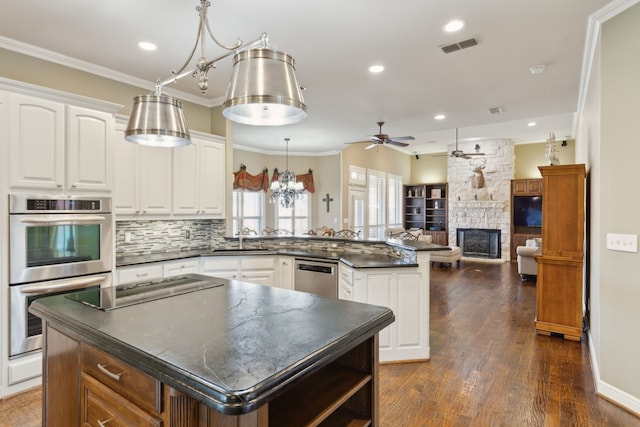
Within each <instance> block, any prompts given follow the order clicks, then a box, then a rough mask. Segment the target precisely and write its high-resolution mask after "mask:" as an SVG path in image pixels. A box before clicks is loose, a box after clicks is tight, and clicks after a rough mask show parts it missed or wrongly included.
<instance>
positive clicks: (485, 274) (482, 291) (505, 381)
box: [380, 261, 640, 427]
mask: <svg viewBox="0 0 640 427" xmlns="http://www.w3.org/2000/svg"><path fill="white" fill-rule="evenodd" d="M431 273H432V274H431V292H430V295H431V302H430V307H431V313H430V320H431V325H430V326H431V330H430V341H431V342H430V344H431V359H430V360H429V361H428V362H425V363H407V364H393V365H391V364H390V365H383V366H381V368H380V382H381V385H380V415H381V426H403V427H404V426H546V427H552V426H563V427H564V426H580V427H583V426H584V427H586V426H640V419H639V418H637V417H635V416H633V415H631V414H630V413H628V412H626V411H625V410H623V409H621V408H619V407H617V406H616V405H614V404H612V403H610V402H608V401H606V400H604V399H602V398H599V397H597V396H596V394H595V391H594V385H593V376H592V372H591V368H590V362H589V350H588V345H587V343H586V337H585V338H583V341H582V342H573V341H565V340H563V339H561V338H557V337H547V336H540V335H537V334H536V333H535V329H534V324H533V321H534V317H535V299H536V296H535V292H536V289H535V283H532V282H521V281H520V280H519V277H518V274H517V266H516V263H504V264H488V263H482V262H471V261H463V262H462V264H461V268H460V269H456V268H455V267H453V268H451V269H448V268H442V267H434V268H432V270H431Z"/></svg>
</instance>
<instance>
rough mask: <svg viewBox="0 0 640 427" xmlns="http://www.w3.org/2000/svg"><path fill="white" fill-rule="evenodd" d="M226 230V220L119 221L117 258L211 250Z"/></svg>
mask: <svg viewBox="0 0 640 427" xmlns="http://www.w3.org/2000/svg"><path fill="white" fill-rule="evenodd" d="M225 228H226V223H225V220H223V219H203V220H190V219H185V220H176V219H172V220H134V221H116V255H133V254H145V253H152V252H164V251H175V250H190V249H201V248H209V247H211V246H212V245H213V246H215V245H216V243H219V244H223V243H224V234H225Z"/></svg>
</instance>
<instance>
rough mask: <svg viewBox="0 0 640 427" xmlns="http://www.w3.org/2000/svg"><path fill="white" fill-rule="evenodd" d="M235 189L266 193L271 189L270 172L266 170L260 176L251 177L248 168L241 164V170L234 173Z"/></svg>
mask: <svg viewBox="0 0 640 427" xmlns="http://www.w3.org/2000/svg"><path fill="white" fill-rule="evenodd" d="M233 189H234V190H237V189H242V190H248V191H261V190H262V191H264V192H266V191H267V190H268V189H269V171H268V170H267V168H264V169H263V170H262V172H260V173H259V174H257V175H251V174H250V173H249V172H247V167H246V166H245V165H242V164H241V165H240V170H239V171H237V172H234V173H233Z"/></svg>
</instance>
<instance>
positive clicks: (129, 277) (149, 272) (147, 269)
mask: <svg viewBox="0 0 640 427" xmlns="http://www.w3.org/2000/svg"><path fill="white" fill-rule="evenodd" d="M162 270H163V269H162V263H161V262H153V263H148V264H140V265H132V266H127V267H118V268H117V269H116V272H117V278H118V283H117V284H118V285H123V284H125V283H135V282H146V281H148V280H155V279H162V277H163V271H162Z"/></svg>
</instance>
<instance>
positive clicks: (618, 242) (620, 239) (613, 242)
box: [607, 233, 638, 253]
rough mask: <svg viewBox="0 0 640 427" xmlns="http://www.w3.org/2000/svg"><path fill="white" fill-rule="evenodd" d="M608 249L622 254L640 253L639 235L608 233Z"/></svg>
mask: <svg viewBox="0 0 640 427" xmlns="http://www.w3.org/2000/svg"><path fill="white" fill-rule="evenodd" d="M607 249H609V250H612V251H622V252H635V253H637V252H638V235H637V234H617V233H607Z"/></svg>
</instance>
